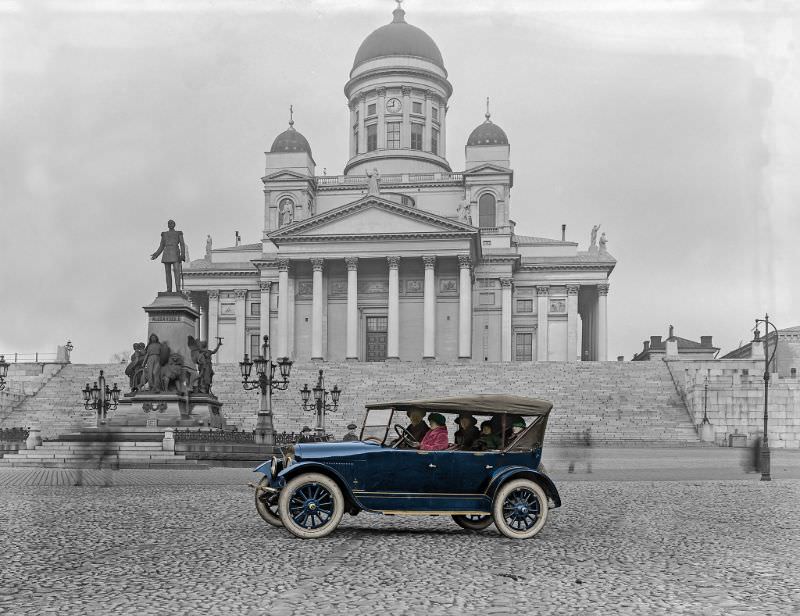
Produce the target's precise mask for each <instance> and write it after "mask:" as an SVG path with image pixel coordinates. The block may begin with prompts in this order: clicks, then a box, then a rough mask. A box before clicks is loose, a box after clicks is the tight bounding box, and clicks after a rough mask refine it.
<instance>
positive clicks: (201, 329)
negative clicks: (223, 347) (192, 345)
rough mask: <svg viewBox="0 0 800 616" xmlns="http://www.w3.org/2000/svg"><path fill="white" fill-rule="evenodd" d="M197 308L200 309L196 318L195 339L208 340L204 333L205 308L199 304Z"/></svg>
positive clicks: (205, 324)
mask: <svg viewBox="0 0 800 616" xmlns="http://www.w3.org/2000/svg"><path fill="white" fill-rule="evenodd" d="M197 309H198V310H199V311H200V318H199V319H197V339H198V340H208V334H207V333H206V327H207V325H208V323H207V321H208V318H207V316H208V315H206V309H205V308H203V307H202V306H199V307H198V308H197Z"/></svg>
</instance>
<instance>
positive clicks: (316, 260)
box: [309, 257, 325, 272]
mask: <svg viewBox="0 0 800 616" xmlns="http://www.w3.org/2000/svg"><path fill="white" fill-rule="evenodd" d="M309 261H311V267H312V269H313V270H314V271H315V272H321V271H322V268H323V267H325V259H323V258H322V257H312V258H311V259H309Z"/></svg>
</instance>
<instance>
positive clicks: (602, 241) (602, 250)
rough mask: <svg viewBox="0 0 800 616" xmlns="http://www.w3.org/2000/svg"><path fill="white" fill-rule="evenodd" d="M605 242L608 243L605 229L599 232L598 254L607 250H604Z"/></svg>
mask: <svg viewBox="0 0 800 616" xmlns="http://www.w3.org/2000/svg"><path fill="white" fill-rule="evenodd" d="M606 244H608V240H607V239H606V233H605V231H603V233H601V234H600V254H605V253H607V252H608V250H606Z"/></svg>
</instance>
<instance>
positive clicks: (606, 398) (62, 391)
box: [9, 362, 699, 445]
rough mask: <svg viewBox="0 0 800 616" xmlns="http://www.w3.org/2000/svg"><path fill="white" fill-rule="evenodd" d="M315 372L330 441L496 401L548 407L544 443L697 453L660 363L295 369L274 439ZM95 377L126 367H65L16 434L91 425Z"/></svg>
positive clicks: (233, 370)
mask: <svg viewBox="0 0 800 616" xmlns="http://www.w3.org/2000/svg"><path fill="white" fill-rule="evenodd" d="M320 367H322V368H324V370H325V380H326V385H327V386H328V387H329V388H332V387H333V385H334V384H338V385H339V386H340V387H342V388H343V389H344V393H343V394H342V397H341V401H340V409H341V410H340V411H339V412H338V413H333V414H329V415H328V426H329V430H330V431H332V432H333V433H334V434H335V435H337V436H342V435H343V434H344V433H345V432H346V431H347V430H346V426H347V424H348V423H351V422H355V423H357V424H360V422H361V419H362V417H363V414H364V404H365V403H366V402H369V401H376V400H385V399H391V398H394V399H397V398H414V397H422V396H444V395H455V394H463V393H468V392H475V393H485V392H496V393H514V394H518V395H527V396H534V397H541V398H545V399H548V400H552V401H553V402H554V403H555V411H554V412H553V413H552V415H551V417H550V422H549V425H548V426H549V427H548V433H547V438H548V440H550V441H551V442H558V441H564V440H566V439H570V438H573V436H574V435H575V433H576V432H578V431H581V430H583V429H584V428H586V427H590V428H591V429H592V434H593V437H594V439H595V440H596V441H597V442H613V443H625V442H630V443H633V444H637V443H638V444H641V443H642V442H651V443H660V444H677V445H681V444H695V445H696V444H699V439H698V437H697V433H696V431H695V429H694V426H693V424H692V422H691V420H690V417H689V414H688V412H687V411H686V407H685V406H684V404H683V402H682V401H681V399H680V397H679V395H678V393H677V391H676V389H675V386H674V384H673V382H672V379H671V377H670V374H669V371H668V370H667V368H666V366H665V365H664V363H663V362H577V363H566V362H533V363H515V362H512V363H478V362H474V363H472V362H470V363H456V362H453V363H447V362H431V363H423V362H394V363H324V364H319V363H311V362H306V363H302V362H297V363H295V365H294V367H293V369H292V375H291V385H290V387H289V389H288V390H287V391H283V392H281V391H279V392H276V393H275V395H274V397H273V412H274V415H275V420H274V421H275V426H276V429H277V430H278V431H282V430H285V431H287V432H291V431H299V430H300V429H301V428H302V427H303V426H304V425H313V417H312V415H311V413H305V412H303V411H302V410H301V408H300V393H299V390H300V388H302V386H303V383H308V384H309V386H313V385H314V383H315V382H316V374H317V371H318V370H319V368H320ZM101 368H102V369H104V370H105V373H106V377H107V380H108V382H109V383H113V382H114V381H116V382H118V383H119V384H120V385H122V384H123V383H126V382H127V381H126V378H125V376H124V368H125V366H124V365H120V364H107V365H81V364H72V365H69V366H67V367H65V368H64V370H62V371H61V372H60V373H59V374H57V375H56V376H54V377H53V378H52V379H51V380H50V381H49V382H48V383H47V385H46V386H44V387H43V388H42V389H41V391H39V392H38V394H37V395H36V396H35V397H33V398H32V399H30V400H27V401H25V402H24V403H23V404H22V405H21V407H20V408H19V410H18V411H17V412H16V413H15V415H14V421H13V425H20V426H25V425H30V424H31V423H38V424H39V425H40V426H41V427H42V428H43V436H44V437H45V438H47V437H54V436H57V435H58V434H59V433H64V432H68V431H70V430H74V429H75V428H76V426H79V425H81V424H85V423H87V422H93V419H94V416H93V413H92V411H86V410H84V408H83V402H82V396H81V389H83V387H84V386H85V384H86V383H87V382H93V381H94V380H95V379H96V378H97V374H98V372H99V370H100V369H101ZM215 371H216V375H215V377H214V392H215V393H216V395H217V396H218V397H219V398H220V399H221V400H222V401H223V402H224V406H223V408H222V412H223V414H224V415H225V417H226V418H227V420H228V422H229V423H231V424H235V425H237V426H239V427H240V428H241V429H244V430H252V429H253V428H254V427H255V421H256V412H257V409H258V400H259V394H258V392H257V391H250V392H246V391H244V390H243V389H242V386H241V377H240V375H239V368H238V365H235V364H221V365H218V366H216V367H215ZM9 425H11V424H9Z"/></svg>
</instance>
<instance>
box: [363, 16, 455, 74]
mask: <svg viewBox="0 0 800 616" xmlns="http://www.w3.org/2000/svg"><path fill="white" fill-rule="evenodd" d="M405 14H406V12H405V11H404V10H403V9H401V8H400V7H398V8H396V9H395V10H394V12H393V15H394V19H393V20H392V23H390V24H387V25H385V26H381V27H380V28H378V29H377V30H375V31H374V32H373V33H372V34H370V35H369V36H368V37H367V38H365V39H364V42H363V43H361V47H359V48H358V52H356V59H355V61H354V62H353V68H356V67H357V66H358V65H359V64H363V63H364V62H367V61H369V60H373V59H375V58H382V57H384V56H416V57H419V58H425V59H426V60H430V61H431V62H433V63H434V64H435V65H436V66H438V67H439V68H441V69H442V70H445V69H444V60H442V52H441V51H439V48H438V47H437V46H436V43H434V42H433V39H432V38H431V37H430V36H428V35H427V34H425V32H423V31H422V30H420V29H419V28H417V27H416V26H412V25H411V24H409V23H406V20H405Z"/></svg>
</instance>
